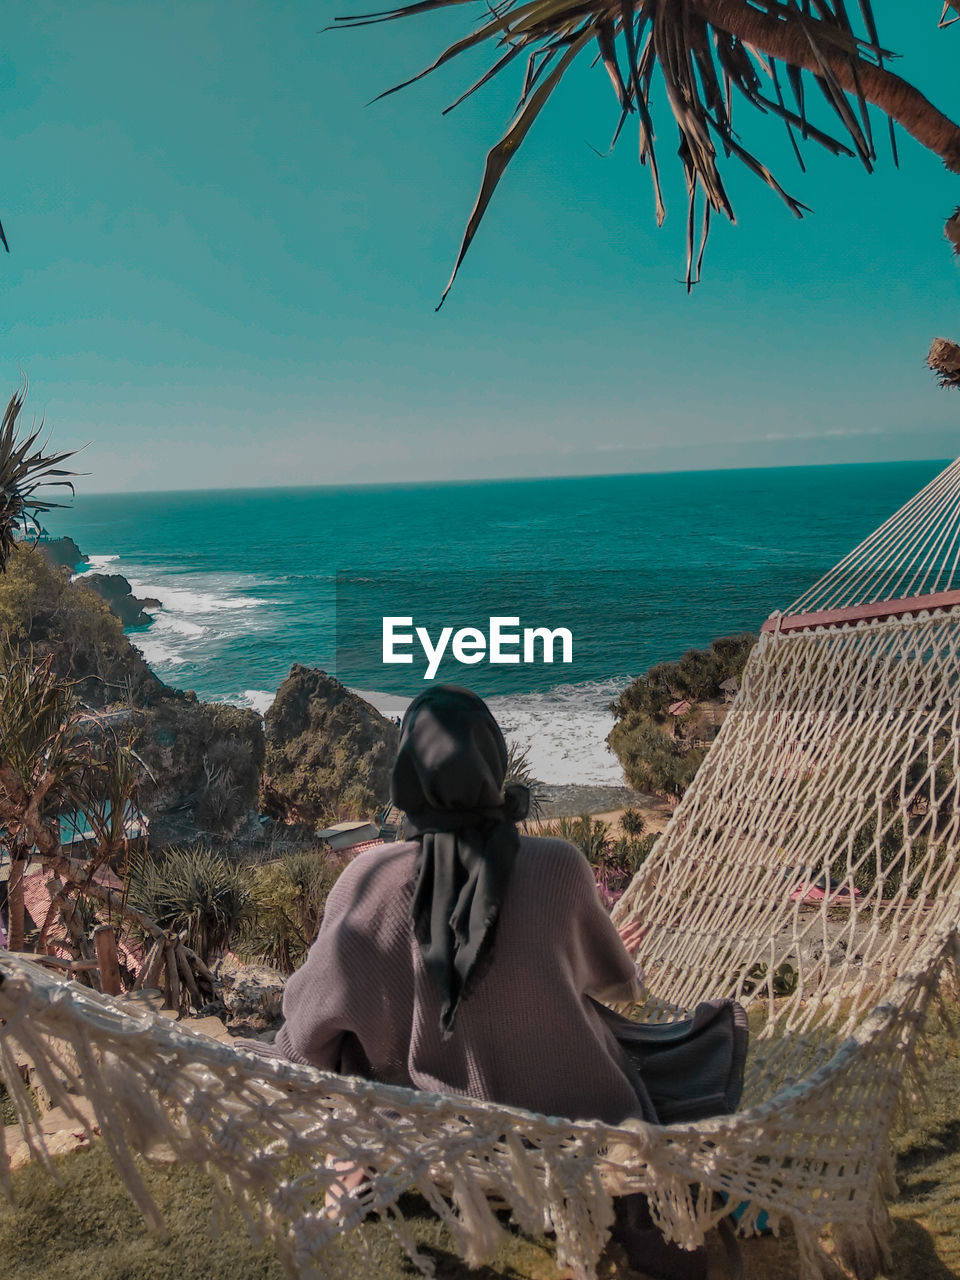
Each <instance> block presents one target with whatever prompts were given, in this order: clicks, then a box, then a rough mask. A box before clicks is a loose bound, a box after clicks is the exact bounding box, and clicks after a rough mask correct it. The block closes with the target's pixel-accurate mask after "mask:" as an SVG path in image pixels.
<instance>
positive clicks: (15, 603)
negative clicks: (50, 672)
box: [0, 543, 162, 707]
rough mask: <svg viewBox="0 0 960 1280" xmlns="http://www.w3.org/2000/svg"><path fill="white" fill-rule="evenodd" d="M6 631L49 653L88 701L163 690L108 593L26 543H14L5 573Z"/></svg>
mask: <svg viewBox="0 0 960 1280" xmlns="http://www.w3.org/2000/svg"><path fill="white" fill-rule="evenodd" d="M0 633H2V634H3V635H4V636H6V637H8V638H9V640H10V641H11V642H13V643H15V644H16V645H17V646H18V647H19V649H20V650H21V651H22V652H23V653H24V654H28V653H30V652H33V653H36V654H39V655H42V656H45V655H50V656H51V657H52V661H53V666H54V669H55V671H56V672H57V673H58V674H59V675H61V676H64V677H67V678H69V679H71V680H74V681H77V682H78V685H77V693H78V695H79V696H81V697H82V698H83V701H84V702H86V703H87V704H88V705H89V706H94V707H104V706H108V705H110V704H111V703H114V702H117V701H119V700H121V699H124V698H127V699H129V698H131V696H132V698H133V700H135V701H137V702H149V701H150V700H152V699H153V698H154V697H156V696H157V694H158V693H159V692H160V691H161V689H162V686H161V684H160V682H159V681H158V680H157V678H156V677H155V676H154V675H153V673H152V672H151V671H150V669H149V667H147V665H146V663H145V662H144V661H143V659H142V658H141V657H140V655H139V654H138V653H137V652H136V650H135V649H134V648H133V647H132V645H131V644H130V641H129V640H128V639H127V637H126V636H125V635H124V634H123V625H122V624H121V622H120V620H119V618H117V617H115V615H114V614H113V613H111V611H110V606H109V605H108V604H107V603H106V602H105V601H104V600H103V599H102V597H101V596H99V595H97V593H96V592H95V591H91V590H90V589H89V588H87V587H85V586H83V585H82V583H79V582H71V581H70V574H69V571H68V570H64V569H60V568H56V567H54V565H52V564H50V563H49V562H48V560H47V559H46V558H45V557H44V556H43V555H42V553H41V552H40V551H39V550H38V549H37V548H35V547H31V546H28V545H26V544H25V543H20V544H18V545H16V546H14V547H12V548H11V549H10V551H9V554H8V556H7V560H6V572H5V574H4V575H3V577H2V578H0Z"/></svg>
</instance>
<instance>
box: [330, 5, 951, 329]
mask: <svg viewBox="0 0 960 1280" xmlns="http://www.w3.org/2000/svg"><path fill="white" fill-rule="evenodd" d="M462 2H463V0H416V2H415V3H412V4H406V5H402V6H400V7H398V8H395V9H390V10H387V11H385V12H380V13H372V14H366V15H359V16H355V17H345V18H341V19H339V20H338V21H340V22H342V23H344V24H346V25H348V26H363V25H366V24H367V23H372V22H386V21H390V20H392V19H395V18H402V17H407V16H410V15H413V14H420V13H426V12H429V11H431V10H434V9H443V8H447V7H449V6H452V5H457V4H461V3H462ZM947 7H950V8H953V9H954V10H957V11H958V12H960V9H958V4H957V2H955V0H948V6H947ZM947 7H945V8H944V19H945V18H946V14H947ZM858 8H859V16H860V31H859V33H858V31H857V30H856V29H855V28H854V25H853V23H852V22H851V19H850V16H849V14H848V9H847V5H846V3H845V0H491V2H490V3H489V4H488V5H487V7H486V9H485V10H484V15H483V19H482V21H481V22H480V25H479V27H478V28H477V29H476V30H474V31H472V32H470V33H469V34H467V35H465V36H463V37H462V38H461V39H459V40H457V41H455V43H453V44H452V45H450V46H449V47H448V48H447V49H445V50H444V51H443V52H442V53H441V54H440V56H439V57H438V58H437V59H436V61H435V62H434V63H433V64H432V65H431V66H429V67H427V68H426V69H425V70H424V71H421V72H420V74H419V75H416V76H413V77H412V78H411V79H409V80H406V81H404V82H403V83H402V84H400V85H397V86H395V88H393V89H388V90H387V94H389V93H394V92H396V90H397V89H401V88H404V87H406V86H407V85H409V84H412V83H413V82H414V81H416V80H419V79H421V78H422V77H423V76H425V75H427V74H429V73H430V72H431V71H434V70H436V69H437V68H438V67H441V66H443V65H444V64H445V63H447V62H450V61H451V60H452V59H453V58H455V57H456V56H457V55H458V54H461V53H466V52H467V51H468V50H471V49H475V48H477V47H479V46H481V45H491V46H493V48H494V49H495V50H496V54H495V61H494V63H493V66H492V67H491V68H490V69H489V70H488V71H487V72H486V73H485V74H484V75H483V76H481V78H480V79H479V80H478V81H477V82H476V83H475V84H474V85H472V87H470V88H469V89H467V91H466V92H465V93H464V94H462V95H461V97H460V98H458V99H457V101H456V102H455V103H453V104H452V105H453V106H456V105H457V104H458V103H459V102H462V101H463V99H464V98H466V97H469V95H470V94H471V93H473V92H474V91H475V90H476V89H479V88H480V87H481V86H482V85H484V84H486V83H487V82H488V81H489V80H491V79H493V78H494V77H495V76H497V75H499V74H500V73H501V72H503V71H504V70H505V69H506V68H508V67H509V66H510V65H511V64H513V63H514V62H517V60H520V62H521V63H523V62H525V64H526V70H525V74H524V76H523V81H522V87H521V91H520V100H519V104H518V107H517V113H516V116H515V118H514V120H513V122H512V123H511V124H510V126H509V128H508V129H507V131H506V133H505V134H504V136H503V137H502V138H501V139H500V141H499V142H498V143H497V144H496V146H494V147H493V148H492V149H491V151H490V152H489V153H488V155H487V160H486V165H485V168H484V172H483V179H482V182H481V186H480V192H479V195H478V196H477V201H476V204H475V205H474V209H473V212H472V213H471V215H470V218H469V221H468V222H467V227H466V230H465V232H464V235H463V241H462V243H461V246H460V252H459V255H458V257H457V261H456V265H455V266H454V269H453V274H452V275H451V277H450V281H449V283H448V284H447V287H446V289H445V290H444V293H443V298H445V297H446V296H447V293H448V292H449V290H450V287H451V285H452V284H453V281H454V279H455V277H456V274H457V271H458V270H459V268H460V264H461V263H462V262H463V259H464V256H465V254H466V252H467V250H468V249H469V247H470V243H471V241H472V240H473V237H474V235H475V234H476V231H477V228H478V227H479V225H480V222H481V219H482V218H483V216H484V214H485V212H486V210H487V207H488V205H489V203H490V200H491V198H492V197H493V193H494V191H495V190H496V187H497V184H498V183H499V181H500V179H501V178H502V177H503V174H504V171H505V170H506V167H507V165H508V164H509V162H510V160H511V159H512V158H513V157H514V155H516V153H517V151H518V150H519V148H520V146H521V144H522V143H523V141H524V139H525V138H526V136H527V134H528V133H529V131H530V128H531V127H532V125H533V123H534V121H535V120H536V118H537V116H538V115H539V114H540V112H541V111H542V110H543V108H544V106H545V105H546V102H547V100H548V99H549V98H550V95H551V94H552V93H553V91H554V90H555V89H556V88H557V86H558V85H559V83H560V81H561V80H562V79H563V77H564V76H565V75H566V73H567V72H568V71H569V69H570V67H571V66H572V65H573V63H574V61H575V60H576V59H577V58H578V57H579V56H580V55H581V54H586V53H592V54H593V55H594V57H595V59H596V60H597V61H599V62H602V64H603V66H604V67H605V69H606V71H607V73H608V75H609V77H610V80H611V83H612V86H613V91H614V94H615V96H616V102H617V110H618V112H619V121H618V123H617V126H616V131H615V133H614V141H616V139H617V137H618V136H619V134H620V131H621V129H622V128H623V125H624V123H625V122H626V120H627V117H628V116H630V115H634V116H635V117H636V120H637V131H638V134H639V147H640V161H641V163H642V164H648V165H649V166H650V174H651V178H652V180H653V188H654V197H655V207H656V217H657V222H658V223H662V222H663V219H664V216H665V205H664V200H663V194H662V191H661V184H660V173H659V168H658V163H657V155H656V151H655V147H654V140H655V136H656V130H655V120H654V116H655V114H656V115H657V117H658V118H659V113H660V112H661V111H662V113H663V115H664V116H666V117H667V119H669V118H670V116H672V118H673V120H674V122H675V123H676V126H677V128H678V130H679V136H680V146H679V156H680V160H681V163H682V167H683V174H684V179H685V182H686V189H687V198H688V210H687V285H688V287H689V286H690V285H691V284H692V283H693V282H694V281H695V280H696V279H698V278H699V273H700V265H701V261H702V258H703V250H704V246H705V244H706V240H707V235H708V233H709V230H710V218H711V215H712V214H713V213H722V214H723V215H724V216H726V217H727V218H729V219H730V221H731V222H732V221H734V211H733V205H732V203H731V200H730V196H729V194H728V192H727V188H726V185H725V183H724V180H723V178H722V176H721V171H720V155H721V154H722V155H723V156H724V157H725V158H730V157H733V158H735V159H737V160H739V161H741V162H742V163H743V164H744V165H746V167H747V168H748V169H749V170H751V172H753V173H754V174H756V175H757V177H759V178H760V179H761V180H762V181H763V182H765V183H766V184H767V185H768V186H769V187H771V188H772V189H773V190H774V191H775V192H776V193H777V195H779V196H780V197H781V198H782V199H783V200H784V201H785V202H786V205H787V207H788V208H789V209H790V210H791V212H792V213H794V214H795V215H796V216H797V217H802V215H803V214H804V213H805V212H807V210H806V208H805V206H804V205H802V204H801V203H800V201H799V200H797V199H795V198H794V197H793V196H791V195H789V194H788V193H787V192H786V191H785V190H784V189H783V187H781V185H780V183H779V182H778V181H777V179H776V178H775V177H774V176H773V174H772V173H771V171H770V169H769V168H768V167H767V166H766V164H764V163H763V162H762V161H761V160H760V159H759V158H758V157H757V156H756V155H754V154H753V153H752V152H751V151H749V150H747V148H746V147H745V146H744V145H743V143H742V142H741V135H740V131H739V129H735V128H734V125H733V115H734V110H733V107H734V102H735V101H736V100H737V99H738V98H739V99H740V100H741V101H743V102H745V103H749V104H750V105H751V106H753V107H755V108H757V109H758V110H759V111H761V112H763V113H764V114H769V115H774V116H777V117H779V118H780V119H781V120H782V121H783V122H784V124H785V125H786V128H787V132H788V134H789V139H790V144H791V146H792V148H793V151H794V152H795V154H796V157H797V159H798V161H799V162H800V165H801V167H803V160H802V157H801V151H800V146H799V142H798V138H799V140H801V141H806V140H810V141H813V142H816V143H818V144H819V145H820V146H823V147H825V148H826V149H827V150H828V151H830V152H832V153H833V154H835V155H836V154H843V155H855V156H857V157H859V159H860V161H861V162H862V163H863V164H864V165H865V166H866V168H867V169H868V170H869V169H871V168H872V166H873V163H874V160H875V158H876V147H875V144H874V137H873V127H872V124H871V119H870V111H869V107H870V106H875V107H877V108H879V109H880V111H881V112H883V113H884V114H885V115H886V116H887V117H888V119H889V121H890V126H891V141H893V131H892V127H893V123H894V122H896V123H897V124H899V125H901V126H902V127H903V128H904V129H905V130H906V131H907V132H908V133H910V134H912V136H913V137H914V138H916V139H917V140H918V141H919V142H920V143H921V144H922V145H923V146H925V147H927V148H929V150H931V151H932V152H934V153H935V154H936V155H938V156H940V157H941V159H942V160H943V162H944V163H945V164H946V166H947V168H948V169H950V170H952V171H953V172H955V173H956V172H960V128H958V127H957V125H955V124H954V123H953V121H952V120H950V119H948V117H947V116H945V115H944V114H943V113H942V112H940V111H938V110H937V108H936V107H934V106H933V105H932V104H931V103H930V102H928V101H927V99H926V98H925V97H924V96H923V94H922V93H921V92H920V91H919V90H918V89H917V88H915V87H914V86H913V85H911V84H909V83H908V82H907V81H906V80H903V79H901V77H900V76H897V75H895V74H894V73H893V72H892V71H890V70H889V69H888V67H887V61H888V59H889V58H890V57H892V56H893V55H892V54H891V53H890V52H889V51H888V50H887V49H885V48H884V47H883V46H882V45H881V44H880V40H879V36H878V33H877V25H876V21H875V19H874V14H873V8H872V5H871V3H870V0H859V5H858ZM658 82H659V84H658ZM659 85H662V88H663V91H664V92H663V94H660V93H659V92H658V89H659ZM811 90H812V94H811V92H810V91H811ZM808 95H810V96H812V98H813V99H814V100H817V101H819V100H820V99H825V101H826V105H827V108H828V110H829V112H830V113H832V117H833V120H834V124H835V126H836V128H837V133H838V134H839V136H836V137H835V136H833V135H832V134H830V133H828V132H826V131H825V130H823V129H821V128H820V127H819V126H818V125H817V124H815V123H814V120H813V118H812V113H811V111H810V103H809V100H808ZM385 96H386V94H382V95H381V97H385ZM451 109H452V107H448V108H447V110H451ZM668 112H669V115H667V113H668ZM894 154H895V150H894ZM698 220H699V224H700V232H699V247H697V243H696V242H697V223H698ZM443 298H441V305H442V302H443Z"/></svg>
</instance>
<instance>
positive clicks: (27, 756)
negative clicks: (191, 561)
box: [0, 639, 137, 949]
mask: <svg viewBox="0 0 960 1280" xmlns="http://www.w3.org/2000/svg"><path fill="white" fill-rule="evenodd" d="M136 776H137V771H136V767H135V760H134V757H133V755H132V752H131V751H130V749H129V748H128V747H127V746H125V745H124V744H122V743H120V742H119V741H118V740H117V739H116V738H115V737H114V735H113V734H112V733H111V732H110V731H109V729H108V728H107V726H105V725H104V724H103V723H101V722H100V721H98V720H97V718H96V717H95V716H93V715H91V714H90V713H89V712H88V711H86V710H85V709H84V708H83V707H82V706H81V705H80V703H79V700H78V698H77V694H76V689H75V686H74V684H73V683H72V682H71V681H69V680H65V679H64V678H63V677H62V676H59V675H58V674H57V673H56V671H55V670H54V664H53V655H51V654H48V655H47V656H46V657H44V658H38V657H37V656H36V655H35V654H34V653H33V652H32V650H27V652H26V653H23V654H22V653H21V652H20V651H19V649H18V648H17V647H15V646H14V645H12V644H11V643H10V642H9V640H6V639H4V641H3V642H2V643H0V829H2V830H3V831H4V833H5V842H6V844H7V846H8V848H9V851H10V856H11V860H12V863H13V866H12V867H11V882H10V945H11V947H13V948H14V949H21V948H22V947H23V899H22V885H21V882H20V875H19V871H20V870H21V869H22V863H23V862H24V860H25V859H26V858H27V857H28V855H29V852H30V850H31V849H32V848H34V847H36V848H37V849H38V850H39V851H40V852H41V853H42V854H43V855H45V856H47V857H50V856H56V855H57V854H59V852H60V815H61V814H63V813H75V814H77V815H81V816H82V817H84V818H86V820H87V823H88V824H89V826H90V828H91V830H92V832H93V835H94V839H95V842H96V844H97V846H98V857H99V858H100V859H105V858H107V857H109V856H111V854H113V853H114V852H116V851H117V850H119V848H120V847H121V846H122V844H123V825H122V824H123V816H124V814H125V812H126V811H127V809H128V806H129V804H130V803H131V802H132V800H133V797H134V794H135V790H136ZM17 864H20V865H19V866H18V865H17ZM15 872H16V874H14V873H15Z"/></svg>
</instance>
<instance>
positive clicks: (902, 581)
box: [786, 458, 960, 614]
mask: <svg viewBox="0 0 960 1280" xmlns="http://www.w3.org/2000/svg"><path fill="white" fill-rule="evenodd" d="M958 587H960V458H958V459H957V461H956V462H952V463H951V464H950V466H949V467H946V468H945V469H944V470H943V471H941V473H940V474H939V475H938V476H936V477H935V478H934V479H933V480H931V482H930V483H929V484H928V485H927V486H926V488H925V489H921V490H920V492H919V493H918V494H916V495H915V496H914V497H913V498H911V499H910V501H909V502H907V503H906V504H905V505H904V506H902V507H901V508H900V510H899V511H897V512H895V513H894V514H893V515H892V516H891V517H890V519H889V520H886V521H885V522H884V523H883V524H882V525H881V526H880V527H879V529H876V530H875V531H874V532H873V533H871V534H870V536H869V537H868V538H865V539H864V541H863V542H861V543H860V545H859V546H857V547H855V548H854V549H853V551H851V552H850V554H849V555H847V556H844V558H843V559H842V560H840V561H839V562H838V563H837V564H836V565H834V567H833V568H832V569H831V570H830V571H829V572H828V573H826V574H824V576H823V577H822V578H820V579H819V581H817V582H815V583H814V584H813V586H812V587H811V588H810V590H809V591H805V592H804V593H803V595H802V596H800V597H799V598H798V599H796V600H795V601H794V602H793V604H792V605H791V606H790V608H789V609H788V610H787V611H786V612H787V613H788V614H797V613H813V612H816V611H820V610H827V609H844V608H850V607H852V606H854V605H860V604H873V603H877V602H879V601H883V600H902V599H904V598H910V597H913V596H922V595H933V594H935V593H938V592H943V591H954V590H956V589H957V588H958Z"/></svg>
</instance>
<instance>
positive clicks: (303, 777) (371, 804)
mask: <svg viewBox="0 0 960 1280" xmlns="http://www.w3.org/2000/svg"><path fill="white" fill-rule="evenodd" d="M264 728H265V732H266V759H265V763H264V772H263V791H262V795H261V808H262V809H263V811H264V812H265V813H267V814H269V815H270V816H271V817H274V818H278V819H280V820H282V821H286V822H303V823H306V824H308V825H309V826H312V827H314V828H315V827H317V826H318V825H320V824H322V823H326V822H327V821H330V820H333V821H336V820H338V819H340V818H344V817H348V818H366V817H370V816H372V815H373V813H374V812H375V811H376V810H377V809H378V808H379V807H380V806H381V805H383V804H384V803H385V802H386V801H387V799H388V798H389V792H390V773H391V770H392V769H393V762H394V760H395V759H396V755H397V746H398V744H399V740H400V733H399V730H398V729H397V726H396V725H395V724H394V723H393V722H392V721H390V720H387V719H386V718H385V717H384V716H382V715H381V714H380V712H379V711H377V710H376V708H374V707H372V706H370V704H369V703H368V702H364V700H363V699H362V698H360V697H358V695H357V694H355V693H351V692H350V690H349V689H346V688H345V687H344V686H343V685H342V684H341V683H340V682H339V680H335V679H334V677H333V676H329V675H327V673H326V672H325V671H319V670H317V669H316V668H314V667H303V666H300V665H299V664H298V665H295V666H293V667H292V668H291V670H290V674H289V676H287V678H286V680H284V682H283V684H282V685H281V686H280V688H279V689H278V690H277V696H276V698H275V700H274V702H273V704H272V705H271V706H270V707H269V709H268V710H267V713H266V716H265V717H264Z"/></svg>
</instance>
